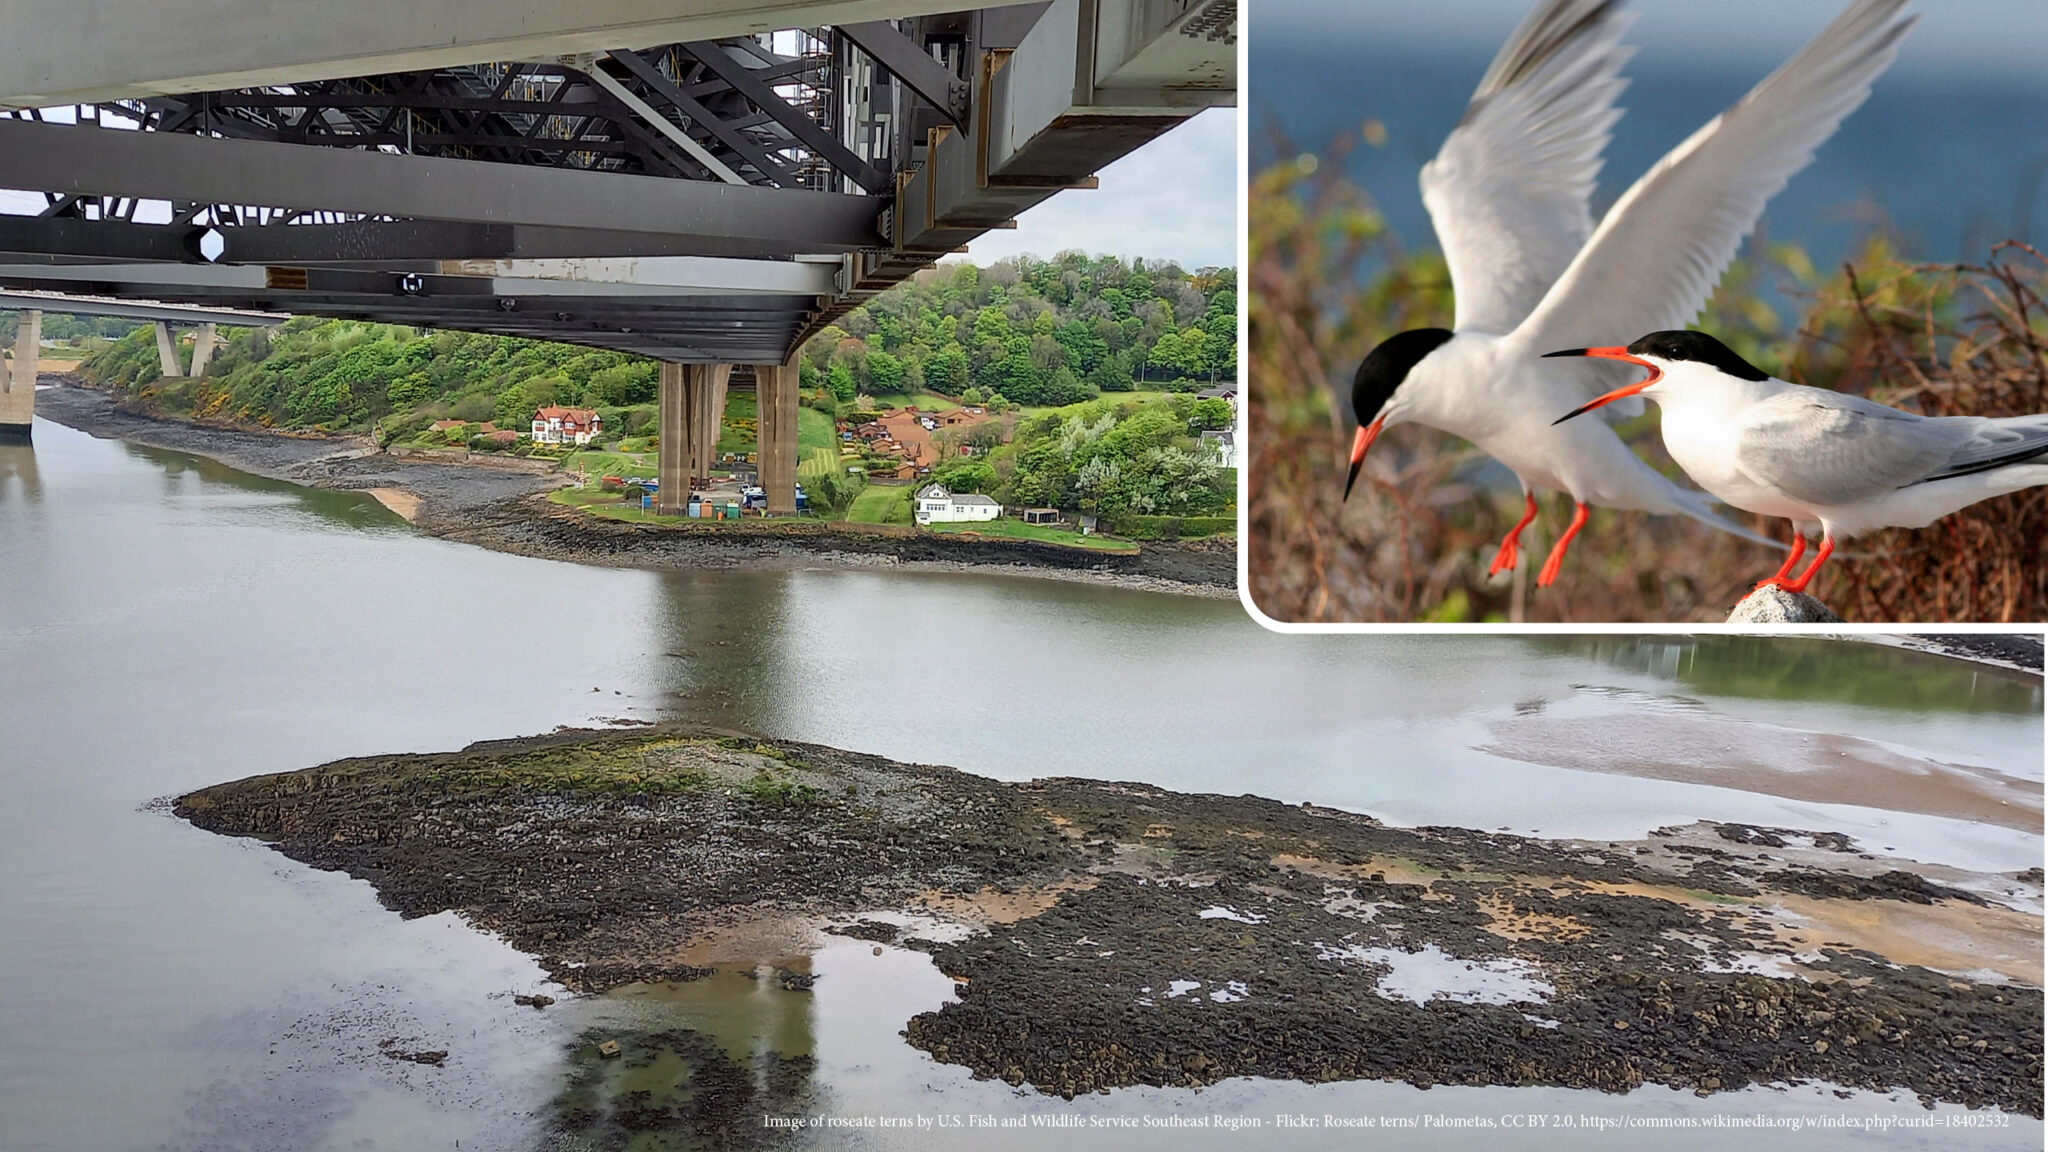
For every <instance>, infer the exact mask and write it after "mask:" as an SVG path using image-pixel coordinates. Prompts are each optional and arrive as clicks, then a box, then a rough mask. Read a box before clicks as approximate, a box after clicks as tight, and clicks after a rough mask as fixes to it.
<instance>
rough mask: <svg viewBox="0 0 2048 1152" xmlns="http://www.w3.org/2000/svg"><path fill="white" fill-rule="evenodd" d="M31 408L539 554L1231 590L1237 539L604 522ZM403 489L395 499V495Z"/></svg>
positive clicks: (432, 529) (114, 411)
mask: <svg viewBox="0 0 2048 1152" xmlns="http://www.w3.org/2000/svg"><path fill="white" fill-rule="evenodd" d="M57 384H58V386H57V387H52V388H44V389H41V390H39V391H38V392H37V396H36V400H37V415H38V416H41V417H44V418H46V419H49V420H51V421H53V422H55V423H59V424H63V425H64V426H66V427H68V428H72V429H75V430H77V431H80V432H84V433H86V434H87V435H90V436H94V437H97V438H100V439H118V440H123V441H126V442H130V443H135V444H140V445H143V446H145V447H152V448H162V449H167V450H171V451H178V452H189V453H192V454H194V455H198V456H204V457H206V458H208V459H211V460H215V461H218V462H219V463H222V464H225V465H227V466H228V467H231V468H235V469H238V470H240V471H244V472H249V473H252V474H254V475H258V476H262V477H265V478H267V479H271V480H280V481H284V482H287V483H293V484H302V485H307V486H309V487H315V488H326V489H334V490H344V491H359V492H363V493H364V494H366V495H368V496H370V497H372V498H373V499H376V500H377V501H378V502H379V503H381V504H383V505H384V506H385V507H386V508H389V509H391V510H392V511H393V512H394V513H395V514H397V515H399V516H401V517H403V518H404V519H406V520H407V521H409V522H411V523H412V524H414V526H415V527H417V528H418V529H419V530H420V531H422V532H424V533H426V534H427V535H430V536H436V537H440V538H442V539H446V540H452V541H455V542H457V543H464V544H473V545H476V546H477V547H481V548H488V549H491V550H492V551H497V552H507V553H511V554H514V555H521V556H531V557H536V558H539V559H547V560H563V561H568V562H571V563H582V564H592V565H597V566H601V567H611V568H639V569H645V570H650V571H701V570H705V569H748V570H755V571H758V570H764V569H766V570H780V571H798V570H827V571H872V570H876V569H887V570H892V571H905V572H963V573H981V574H987V575H998V576H1007V577H1023V578H1031V579H1050V580H1066V581H1072V582H1077V583H1085V584H1094V585H1098V586H1106V587H1114V588H1121V589H1126V590H1132V591H1144V592H1157V593H1164V594H1168V595H1178V596H1193V597H1199V598H1205V599H1236V597H1237V589H1236V584H1235V581H1236V574H1237V573H1236V569H1237V561H1236V549H1235V546H1234V545H1232V546H1230V547H1227V548H1217V547H1204V546H1200V545H1165V546H1163V545H1158V544H1147V545H1142V546H1141V548H1140V550H1139V551H1138V552H1136V553H1133V554H1130V555H1116V554H1103V553H1097V552H1084V551H1081V550H1078V549H1067V548H1062V547H1060V546H1058V545H1050V544H1039V543H1033V542H1030V541H1008V540H988V539H975V540H967V539H957V538H950V537H945V536H938V535H933V534H919V535H916V536H909V537H897V536H890V535H881V534H865V533H859V532H852V531H840V530H837V529H834V528H831V527H828V526H825V525H823V524H820V523H815V522H789V523H783V522H775V523H767V522H763V523H759V524H755V523H752V522H742V523H740V524H720V525H716V526H707V525H692V524H690V523H688V522H687V521H684V522H681V523H678V524H675V525H661V526H650V525H639V524H630V523H625V522H622V521H610V520H605V519H603V518H601V517H597V516H592V515H588V514H586V513H582V512H579V511H577V510H575V509H571V508H567V507H563V506H561V505H557V504H553V503H550V502H548V501H547V500H546V494H547V493H548V492H550V491H552V490H553V489H555V488H558V487H560V486H561V485H562V483H563V482H564V480H565V479H566V477H564V476H563V475H562V474H560V473H547V474H536V473H530V472H524V471H519V470H514V469H508V468H494V467H490V466H489V465H481V464H479V465H465V464H449V463H442V462H431V461H414V460H409V459H403V458H399V457H393V456H389V455H386V454H384V453H382V452H379V451H378V450H377V449H376V447H375V446H374V445H372V444H371V443H370V442H369V441H368V440H366V439H364V438H362V437H350V438H316V437H299V436H291V435H287V434H284V433H277V432H262V431H251V430H248V429H243V428H230V427H221V426H217V425H211V424H203V423H197V422H190V421H182V420H172V419H166V418H163V417H158V416H152V415H146V414H142V413H137V412H131V411H127V410H124V409H123V408H121V407H120V406H119V404H118V403H117V401H116V400H115V398H114V397H113V396H112V395H111V394H110V393H108V392H105V391H102V390H100V389H96V388H90V387H85V386H83V385H80V384H78V383H76V382H74V381H72V380H68V379H60V380H58V381H57ZM401 496H402V497H409V499H403V498H400V497H401Z"/></svg>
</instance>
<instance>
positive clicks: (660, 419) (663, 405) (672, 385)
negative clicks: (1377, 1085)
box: [655, 363, 691, 513]
mask: <svg viewBox="0 0 2048 1152" xmlns="http://www.w3.org/2000/svg"><path fill="white" fill-rule="evenodd" d="M660 380H661V392H660V398H659V401H658V404H659V407H658V409H657V412H656V416H655V432H656V434H658V435H659V436H660V437H661V449H660V456H659V460H658V462H657V463H656V465H655V478H656V479H658V480H660V481H661V490H660V492H659V494H658V495H656V497H655V507H656V508H657V509H658V510H660V511H662V512H666V513H680V512H683V511H685V508H684V506H685V505H686V504H688V503H689V501H690V431H691V430H690V404H689V399H690V397H689V391H690V389H689V382H688V378H687V373H686V372H685V371H684V366H683V365H681V364H669V363H663V364H662V366H661V377H660Z"/></svg>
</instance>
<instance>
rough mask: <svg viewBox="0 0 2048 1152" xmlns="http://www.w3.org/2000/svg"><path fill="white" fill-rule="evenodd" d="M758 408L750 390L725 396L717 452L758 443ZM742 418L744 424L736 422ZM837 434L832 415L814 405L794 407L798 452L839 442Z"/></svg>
mask: <svg viewBox="0 0 2048 1152" xmlns="http://www.w3.org/2000/svg"><path fill="white" fill-rule="evenodd" d="M760 415H761V408H760V405H759V403H758V402H757V401H756V399H755V397H754V394H753V393H751V392H734V393H732V394H731V395H729V396H727V397H726V398H725V422H724V424H723V425H721V426H720V428H719V430H718V450H719V451H720V452H752V451H754V450H755V449H757V448H759V447H760V446H761V444H760V439H759V435H758V433H757V432H756V431H755V429H756V428H757V427H758V425H757V424H756V423H754V422H755V421H758V420H759V419H760ZM741 420H745V421H747V422H748V423H747V424H746V425H745V426H739V425H737V422H738V421H741ZM838 439H839V437H838V435H837V434H836V433H835V432H834V431H833V429H832V418H831V417H830V416H827V415H825V414H824V413H823V412H820V411H818V410H817V409H815V408H798V409H797V410H796V446H797V450H798V452H802V451H803V449H805V448H827V447H830V446H831V445H833V444H834V443H837V442H838Z"/></svg>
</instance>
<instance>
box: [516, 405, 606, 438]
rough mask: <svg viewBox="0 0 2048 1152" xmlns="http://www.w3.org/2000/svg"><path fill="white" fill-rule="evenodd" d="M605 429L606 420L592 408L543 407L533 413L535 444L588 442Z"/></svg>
mask: <svg viewBox="0 0 2048 1152" xmlns="http://www.w3.org/2000/svg"><path fill="white" fill-rule="evenodd" d="M602 431H604V420H603V419H602V418H601V417H599V416H598V414H597V412H596V411H595V410H594V409H590V408H543V409H541V410H540V411H538V412H535V413H534V414H533V442H534V443H535V444H588V443H590V440H591V437H593V436H596V435H597V434H598V433H599V432H602Z"/></svg>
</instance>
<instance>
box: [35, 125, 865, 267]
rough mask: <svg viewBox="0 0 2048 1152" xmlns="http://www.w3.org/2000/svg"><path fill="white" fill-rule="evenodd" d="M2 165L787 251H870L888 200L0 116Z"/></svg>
mask: <svg viewBox="0 0 2048 1152" xmlns="http://www.w3.org/2000/svg"><path fill="white" fill-rule="evenodd" d="M0 171H5V172H7V173H8V174H9V176H8V180H9V181H10V182H15V181H19V182H23V183H27V184H29V185H30V186H31V187H36V188H39V189H41V190H43V191H51V192H57V193H76V194H84V195H115V196H125V197H134V198H150V199H159V200H172V201H197V202H200V203H222V204H228V203H234V204H272V205H287V206H290V207H293V208H312V209H328V210H332V211H338V212H354V213H364V214H369V215H377V216H396V217H406V218H414V219H430V220H454V221H471V222H475V223H486V224H514V225H518V224H525V225H538V226H542V227H551V228H575V227H578V226H580V225H587V224H589V223H590V222H592V221H602V222H603V224H604V225H605V227H606V228H607V229H608V230H611V231H621V232H651V233H657V234H662V235H667V236H672V237H673V236H703V237H708V238H713V239H715V240H717V241H720V242H727V241H731V240H734V239H739V240H745V241H753V242H757V243H764V244H765V243H779V244H780V245H781V246H782V247H783V250H784V251H787V252H791V253H795V252H839V251H851V250H855V249H859V248H871V247H878V246H880V245H881V244H882V243H883V240H882V237H881V235H880V234H879V232H878V231H877V226H876V221H877V218H878V217H879V215H880V213H881V211H882V209H883V208H884V207H885V206H886V202H884V201H882V200H880V199H877V198H873V197H865V196H847V195H841V194H836V193H825V192H812V191H808V190H805V189H798V188H752V187H749V188H738V187H733V186H731V185H726V184H713V183H709V182H704V181H695V180H663V179H658V178H652V177H645V176H629V175H622V174H617V173H595V172H581V171H573V170H565V169H558V168H535V167H528V166H515V165H506V164H491V163H486V162H482V161H474V160H449V159H443V158H439V157H423V156H396V155H391V154H388V153H382V152H360V151H353V150H344V149H336V148H311V147H306V146H303V145H294V144H277V143H272V142H269V141H255V140H221V139H213V138H207V137H188V136H182V135H176V134H169V133H159V132H136V131H124V130H120V129H109V128H95V127H87V126H83V125H60V124H41V123H35V122H32V121H26V120H0ZM17 174H18V175H17Z"/></svg>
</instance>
